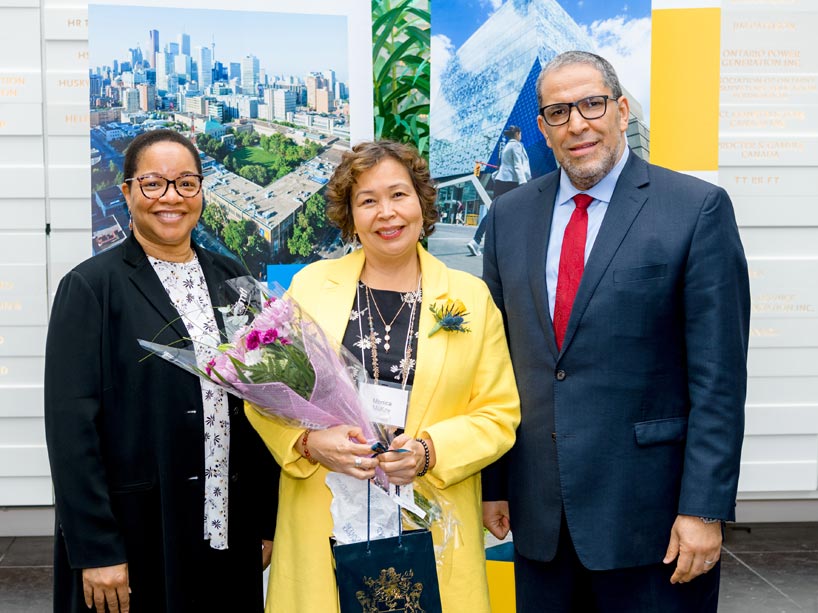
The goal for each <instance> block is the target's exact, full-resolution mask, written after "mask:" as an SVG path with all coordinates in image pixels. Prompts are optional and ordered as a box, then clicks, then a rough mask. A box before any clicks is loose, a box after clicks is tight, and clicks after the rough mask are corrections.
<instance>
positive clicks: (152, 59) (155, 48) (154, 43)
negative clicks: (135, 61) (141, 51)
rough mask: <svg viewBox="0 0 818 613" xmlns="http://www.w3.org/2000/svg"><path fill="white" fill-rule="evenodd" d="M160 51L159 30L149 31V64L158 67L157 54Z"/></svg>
mask: <svg viewBox="0 0 818 613" xmlns="http://www.w3.org/2000/svg"><path fill="white" fill-rule="evenodd" d="M158 52H159V30H151V31H150V32H148V64H150V67H151V68H156V54H157V53H158Z"/></svg>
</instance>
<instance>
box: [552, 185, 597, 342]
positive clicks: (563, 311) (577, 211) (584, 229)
mask: <svg viewBox="0 0 818 613" xmlns="http://www.w3.org/2000/svg"><path fill="white" fill-rule="evenodd" d="M593 200H594V199H593V197H591V196H589V195H588V194H577V195H576V196H574V204H576V208H574V212H573V213H571V219H570V220H569V221H568V225H567V226H566V227H565V234H563V235H562V251H560V270H559V276H558V277H557V296H556V300H555V301H554V335H555V336H556V339H557V349H562V340H563V339H564V338H565V330H566V329H567V328H568V319H569V318H570V317H571V307H572V306H573V305H574V297H575V296H576V295H577V289H579V281H580V279H582V271H583V270H585V238H586V236H587V234H588V205H589V204H591V202H593Z"/></svg>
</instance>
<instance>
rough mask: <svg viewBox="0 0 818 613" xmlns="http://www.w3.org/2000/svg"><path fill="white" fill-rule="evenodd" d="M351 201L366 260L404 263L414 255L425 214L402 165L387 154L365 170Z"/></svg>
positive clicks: (354, 189)
mask: <svg viewBox="0 0 818 613" xmlns="http://www.w3.org/2000/svg"><path fill="white" fill-rule="evenodd" d="M350 200H351V202H350V206H351V207H352V219H353V221H354V223H355V232H356V233H357V234H358V239H359V240H360V241H361V245H362V246H363V249H364V254H365V255H366V259H367V261H370V262H376V261H377V262H379V263H383V264H389V263H402V262H404V261H406V260H408V259H409V258H412V257H415V249H416V245H417V242H418V239H419V237H420V231H421V229H422V228H423V214H422V211H421V208H420V199H419V198H418V195H417V193H416V192H415V188H414V186H413V184H412V178H411V177H410V176H409V171H408V170H407V169H406V167H405V166H404V165H403V164H401V163H400V162H399V161H397V160H396V159H394V158H391V157H386V158H384V159H383V160H382V161H380V162H378V163H377V164H376V165H375V166H373V167H372V168H370V169H369V170H366V171H364V172H362V173H361V174H360V175H358V179H357V181H356V182H355V185H354V186H353V188H352V194H351V199H350Z"/></svg>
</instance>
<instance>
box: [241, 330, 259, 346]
mask: <svg viewBox="0 0 818 613" xmlns="http://www.w3.org/2000/svg"><path fill="white" fill-rule="evenodd" d="M260 340H261V334H260V333H259V331H258V330H253V331H252V332H250V334H248V335H247V337H246V338H245V339H244V343H245V345H246V346H247V349H249V350H250V351H253V350H254V349H258V346H259V344H260Z"/></svg>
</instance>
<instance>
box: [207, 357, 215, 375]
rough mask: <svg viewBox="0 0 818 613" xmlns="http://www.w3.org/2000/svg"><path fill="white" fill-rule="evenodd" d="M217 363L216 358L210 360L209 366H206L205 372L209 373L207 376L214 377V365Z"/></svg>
mask: <svg viewBox="0 0 818 613" xmlns="http://www.w3.org/2000/svg"><path fill="white" fill-rule="evenodd" d="M215 365H216V360H215V359H213V360H210V361H209V362H208V363H207V366H205V372H206V373H207V376H208V377H212V376H213V367H214V366H215Z"/></svg>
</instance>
